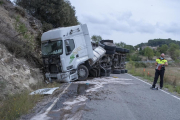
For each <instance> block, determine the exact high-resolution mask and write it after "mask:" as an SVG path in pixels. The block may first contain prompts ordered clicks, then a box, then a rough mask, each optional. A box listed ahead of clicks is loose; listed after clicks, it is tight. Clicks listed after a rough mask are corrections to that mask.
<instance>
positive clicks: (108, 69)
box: [101, 68, 111, 73]
mask: <svg viewBox="0 0 180 120" xmlns="http://www.w3.org/2000/svg"><path fill="white" fill-rule="evenodd" d="M106 72H107V73H110V72H111V68H107V69H106ZM101 73H105V71H104V69H101Z"/></svg>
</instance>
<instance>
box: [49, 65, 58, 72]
mask: <svg viewBox="0 0 180 120" xmlns="http://www.w3.org/2000/svg"><path fill="white" fill-rule="evenodd" d="M50 73H58V67H57V66H56V65H53V64H51V65H50Z"/></svg>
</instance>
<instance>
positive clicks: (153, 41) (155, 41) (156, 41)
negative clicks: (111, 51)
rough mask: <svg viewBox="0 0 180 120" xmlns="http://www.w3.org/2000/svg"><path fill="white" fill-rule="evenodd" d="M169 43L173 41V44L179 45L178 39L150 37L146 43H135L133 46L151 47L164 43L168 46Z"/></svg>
mask: <svg viewBox="0 0 180 120" xmlns="http://www.w3.org/2000/svg"><path fill="white" fill-rule="evenodd" d="M171 43H174V44H178V45H179V46H180V41H177V40H172V39H170V38H168V39H160V38H159V39H151V40H148V42H147V43H140V44H137V45H136V46H135V47H136V48H138V47H143V46H152V47H156V46H162V45H164V44H166V45H168V46H170V44H171Z"/></svg>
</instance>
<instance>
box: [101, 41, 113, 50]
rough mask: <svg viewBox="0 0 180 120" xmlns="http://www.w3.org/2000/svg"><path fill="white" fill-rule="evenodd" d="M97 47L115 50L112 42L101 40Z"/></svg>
mask: <svg viewBox="0 0 180 120" xmlns="http://www.w3.org/2000/svg"><path fill="white" fill-rule="evenodd" d="M99 45H100V46H102V47H103V48H104V49H105V50H113V51H114V50H115V49H116V45H115V44H114V43H113V41H112V40H101V41H100V42H99Z"/></svg>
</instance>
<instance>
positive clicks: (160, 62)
mask: <svg viewBox="0 0 180 120" xmlns="http://www.w3.org/2000/svg"><path fill="white" fill-rule="evenodd" d="M155 65H156V66H157V67H156V69H155V70H156V71H155V77H154V82H153V85H152V87H151V88H155V87H156V83H157V80H158V77H159V76H160V89H162V87H163V77H164V72H165V66H167V65H168V62H167V60H166V59H164V53H162V54H161V56H160V58H158V59H156V63H155Z"/></svg>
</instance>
